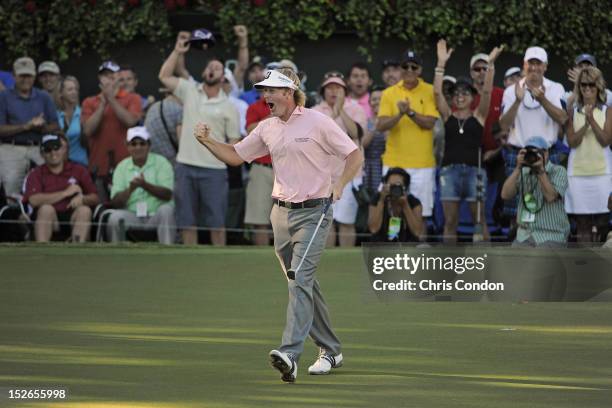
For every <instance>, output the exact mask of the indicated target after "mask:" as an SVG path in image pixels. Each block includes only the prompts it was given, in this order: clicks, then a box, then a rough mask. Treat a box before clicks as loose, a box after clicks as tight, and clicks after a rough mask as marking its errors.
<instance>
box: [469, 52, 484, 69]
mask: <svg viewBox="0 0 612 408" xmlns="http://www.w3.org/2000/svg"><path fill="white" fill-rule="evenodd" d="M478 61H484V62H486V63H487V64H488V63H489V56H488V55H487V54H483V53H482V52H481V53H478V54H475V55H474V56H473V57H472V59H471V60H470V68H472V67H473V66H474V64H475V63H477V62H478Z"/></svg>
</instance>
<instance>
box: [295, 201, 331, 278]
mask: <svg viewBox="0 0 612 408" xmlns="http://www.w3.org/2000/svg"><path fill="white" fill-rule="evenodd" d="M331 203H332V199H330V200H329V201H328V202H327V204H325V205H324V206H323V212H322V213H321V217H320V218H319V222H318V223H317V226H316V227H315V230H314V232H313V233H312V237H311V238H310V241H309V242H308V245H306V251H304V256H302V260H301V261H300V263H299V264H298V266H297V268H295V271H292V270H291V269H289V270H288V271H287V278H289V279H291V280H295V277H296V276H297V273H298V271H299V270H300V268H301V267H302V264H303V263H304V259H306V256H307V255H308V251H309V250H310V246H311V245H312V242H313V241H314V239H315V237H316V236H317V232H318V231H319V228H320V227H321V224H322V223H323V220H324V219H325V214H327V210H329V206H330V205H331Z"/></svg>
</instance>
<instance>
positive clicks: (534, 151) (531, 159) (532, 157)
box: [523, 146, 542, 167]
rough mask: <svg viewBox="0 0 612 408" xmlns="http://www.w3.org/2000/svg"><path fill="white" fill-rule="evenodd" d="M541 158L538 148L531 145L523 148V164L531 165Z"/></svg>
mask: <svg viewBox="0 0 612 408" xmlns="http://www.w3.org/2000/svg"><path fill="white" fill-rule="evenodd" d="M541 158H542V155H541V154H540V150H539V149H538V148H536V147H533V146H527V147H526V148H525V156H523V165H524V166H527V167H533V165H534V164H535V163H536V162H537V161H538V160H540V159H541Z"/></svg>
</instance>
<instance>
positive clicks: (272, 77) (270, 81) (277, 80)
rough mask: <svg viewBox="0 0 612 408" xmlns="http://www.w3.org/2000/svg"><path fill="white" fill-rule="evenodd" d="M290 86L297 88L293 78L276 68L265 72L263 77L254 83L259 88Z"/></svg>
mask: <svg viewBox="0 0 612 408" xmlns="http://www.w3.org/2000/svg"><path fill="white" fill-rule="evenodd" d="M266 87H267V88H291V89H294V90H296V89H298V87H297V86H296V85H295V83H294V82H293V80H292V79H291V78H289V77H288V76H286V75H283V74H281V73H280V72H278V71H276V70H270V71H268V72H266V76H265V79H264V80H263V81H261V82H258V83H256V84H255V88H256V89H261V88H266Z"/></svg>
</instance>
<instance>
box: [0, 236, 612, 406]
mask: <svg viewBox="0 0 612 408" xmlns="http://www.w3.org/2000/svg"><path fill="white" fill-rule="evenodd" d="M0 260H1V261H0V265H1V266H0V387H8V386H19V387H26V386H27V387H42V386H55V387H60V386H63V387H67V388H68V389H69V392H70V395H71V399H70V401H69V402H68V403H64V404H61V403H48V404H47V403H31V404H26V403H22V404H21V405H16V406H23V407H25V406H32V407H39V408H43V407H52V408H61V407H94V408H108V407H138V408H140V407H163V408H178V407H187V408H189V407H227V408H237V407H245V408H250V407H292V408H293V407H404V406H411V407H470V408H472V407H487V408H488V407H494V408H503V407H513V408H514V407H534V408H537V407H555V408H561V407H608V406H610V401H611V398H612V364H611V363H610V362H612V347H611V346H612V341H611V340H612V305H610V304H607V303H562V304H561V303H529V304H510V303H450V302H441V303H408V302H407V303H388V304H385V303H379V302H377V301H375V300H372V298H371V297H369V296H367V294H366V290H365V285H364V277H365V272H364V270H363V269H362V265H361V253H360V251H359V250H357V249H355V250H328V251H326V252H325V255H324V257H323V260H322V262H321V265H320V268H319V272H318V277H319V280H320V281H321V284H322V287H323V290H324V293H325V295H326V298H327V302H328V305H329V307H330V310H331V314H332V319H333V322H334V326H335V328H336V330H337V332H338V334H339V336H340V338H341V340H342V341H343V343H344V349H343V352H344V356H345V366H344V367H342V368H340V369H338V370H337V371H335V372H334V374H333V375H329V376H317V377H315V376H308V375H307V374H306V369H307V367H308V365H310V363H311V362H312V360H313V358H314V357H315V355H316V349H315V347H314V346H313V344H312V342H310V341H308V343H307V346H306V349H305V352H304V355H303V357H302V360H301V362H300V367H299V375H298V379H297V383H296V384H295V385H288V384H283V383H281V382H280V380H279V376H278V374H277V373H276V372H275V371H274V370H273V369H272V368H270V367H269V365H268V362H267V353H268V352H269V350H270V349H272V348H275V347H277V346H278V343H279V341H280V336H281V333H282V329H283V326H284V321H285V307H286V301H287V289H286V281H285V279H284V277H283V276H282V273H281V270H280V268H279V266H278V263H277V260H276V257H275V256H274V254H273V252H272V250H271V249H252V248H231V249H213V248H205V247H203V248H180V247H179V248H170V249H169V248H161V247H155V246H147V247H143V246H126V247H107V246H103V247H98V246H88V247H81V248H79V247H69V246H33V245H30V246H3V247H0ZM504 328H514V329H515V330H502V329H504ZM2 404H5V405H6V404H7V401H6V400H4V401H2V400H0V406H2Z"/></svg>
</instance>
